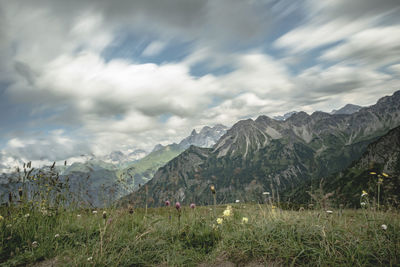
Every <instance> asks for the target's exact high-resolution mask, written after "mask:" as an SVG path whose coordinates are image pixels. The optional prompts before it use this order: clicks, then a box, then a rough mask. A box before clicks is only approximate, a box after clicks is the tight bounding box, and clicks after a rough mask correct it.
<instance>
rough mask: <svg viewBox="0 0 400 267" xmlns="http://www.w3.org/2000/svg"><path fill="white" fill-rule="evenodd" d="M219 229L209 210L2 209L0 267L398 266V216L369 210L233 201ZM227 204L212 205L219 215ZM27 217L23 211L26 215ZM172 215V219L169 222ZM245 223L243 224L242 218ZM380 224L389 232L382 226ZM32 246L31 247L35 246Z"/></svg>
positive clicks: (0, 209)
mask: <svg viewBox="0 0 400 267" xmlns="http://www.w3.org/2000/svg"><path fill="white" fill-rule="evenodd" d="M232 206H233V209H232V211H233V212H232V214H231V215H230V216H229V217H224V219H223V222H222V224H217V222H216V219H217V218H216V217H214V216H213V214H214V212H213V211H211V210H210V209H211V208H213V207H211V206H208V207H207V206H205V207H196V208H195V209H194V210H191V209H190V208H188V207H184V208H182V216H181V219H180V223H179V222H178V212H177V211H176V210H175V209H174V208H166V207H163V208H152V209H149V210H148V214H147V217H145V216H144V210H142V209H137V210H135V211H134V213H133V214H130V213H129V212H128V210H127V209H106V210H105V211H106V218H105V219H104V218H103V215H102V213H103V210H98V212H97V214H94V213H93V211H92V210H75V211H68V210H66V211H64V210H58V211H57V212H56V211H51V210H45V211H44V210H33V209H30V208H28V207H27V206H25V207H17V206H14V207H2V208H0V215H2V216H3V217H4V218H3V219H2V220H0V229H1V231H0V262H1V264H0V265H1V266H19V265H26V264H33V263H38V262H42V263H46V261H50V260H51V261H52V262H56V264H58V265H67V266H68V265H69V266H76V265H78V266H197V265H199V264H203V266H204V264H205V266H209V265H212V264H216V265H218V264H221V263H222V262H231V263H233V264H237V265H246V264H247V263H253V264H254V263H261V264H265V263H270V264H275V265H278V266H279V265H282V266H300V265H302V266H372V265H378V266H399V265H400V214H399V213H398V212H397V211H395V212H393V211H391V212H384V211H380V212H376V211H371V210H369V211H367V210H344V211H338V210H334V211H333V213H332V214H328V213H326V212H325V211H315V210H305V211H280V210H278V209H273V208H272V207H271V206H268V205H254V204H235V205H232ZM225 208H226V206H218V207H216V209H217V210H216V214H217V217H222V214H223V211H224V209H225ZM26 214H29V216H27V215H26ZM169 215H171V219H170V218H169ZM243 217H247V218H248V222H247V223H243V222H242V218H243ZM382 224H385V225H387V229H386V230H384V229H382ZM35 241H36V242H37V243H34V242H35Z"/></svg>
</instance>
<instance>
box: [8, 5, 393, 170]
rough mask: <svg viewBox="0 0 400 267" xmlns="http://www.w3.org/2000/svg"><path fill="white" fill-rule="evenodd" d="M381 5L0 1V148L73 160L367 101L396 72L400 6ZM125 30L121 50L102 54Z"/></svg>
mask: <svg viewBox="0 0 400 267" xmlns="http://www.w3.org/2000/svg"><path fill="white" fill-rule="evenodd" d="M377 3H378V2H376V1H372V0H365V1H364V0H363V1H361V0H355V1H352V2H351V3H350V2H348V1H344V0H339V1H316V0H315V1H314V0H312V1H311V0H308V1H301V2H296V3H295V4H294V3H293V1H289V0H285V1H278V2H276V1H263V0H251V1H250V0H249V1H239V0H237V1H227V0H223V1H197V0H189V1H188V0H171V1H168V2H166V1H161V0H160V1H147V0H139V1H125V0H116V1H105V0H100V1H92V0H80V1H78V0H71V1H50V0H38V1H35V3H33V2H29V1H25V2H23V1H4V0H0V7H1V8H0V37H1V38H0V40H1V41H0V95H1V97H0V108H1V111H2V114H1V117H0V118H1V119H2V120H3V121H2V122H3V123H2V124H1V125H0V127H1V126H3V125H5V126H6V127H4V126H3V127H2V128H0V130H1V131H0V135H1V136H0V141H2V142H3V143H5V145H4V147H3V148H2V152H1V153H3V154H2V155H3V156H2V157H3V158H4V159H7V160H5V162H9V163H10V164H11V163H12V162H14V161H15V160H17V158H18V157H22V158H24V159H28V158H29V159H34V160H37V162H44V161H45V160H48V161H51V160H57V159H59V160H61V159H69V158H75V160H76V159H77V158H80V157H79V154H90V153H95V154H98V155H101V154H106V153H109V152H111V151H115V150H122V151H128V150H130V149H133V148H145V149H151V148H152V147H153V146H154V145H155V144H157V143H162V144H168V143H172V142H179V141H180V139H182V138H184V137H185V136H187V135H188V134H190V131H191V129H193V128H197V129H198V128H199V127H201V126H204V125H214V124H216V123H224V124H226V125H228V126H230V125H232V124H233V123H235V122H236V121H237V120H239V119H242V118H248V117H252V118H254V117H257V116H259V115H260V114H265V115H271V116H272V115H276V114H281V113H282V114H283V113H286V112H287V111H290V110H305V111H307V112H312V111H314V110H318V109H320V110H331V109H333V108H338V107H340V106H343V105H344V104H347V103H354V104H362V105H368V104H372V103H374V102H375V101H376V100H377V99H378V98H379V97H380V96H382V95H383V94H388V93H391V92H393V91H394V90H396V89H398V88H396V86H397V84H398V79H399V75H398V67H397V65H396V64H397V63H398V61H399V60H398V54H399V53H398V52H399V51H398V50H399V49H398V45H397V43H399V40H398V37H397V36H399V34H398V33H397V32H398V26H397V25H399V23H398V18H397V17H398V16H396V14H397V12H398V8H397V4H396V3H397V2H396V1H388V0H384V1H382V2H379V3H378V4H377ZM399 17H400V16H399ZM28 26H29V27H28ZM121 39H122V40H127V41H126V42H127V44H124V47H123V49H126V50H127V53H125V54H126V55H129V56H126V57H124V58H121V57H118V58H117V57H116V56H115V55H113V53H109V54H107V56H105V51H106V50H108V49H110V47H111V48H113V49H119V48H120V47H119V46H120V44H119V41H120V40H121ZM177 44H185V45H184V48H183V49H182V50H185V52H184V53H182V55H180V56H179V57H177V58H171V57H166V55H167V54H168V55H169V53H170V52H171V50H174V49H175V50H181V47H182V45H181V46H179V45H177ZM277 48H278V49H277ZM130 50H135V51H134V52H132V51H130ZM128 51H129V53H128ZM131 52H132V53H131ZM178 52H179V51H178ZM166 58H168V60H166ZM384 65H392V66H391V67H388V68H386V69H385V71H382V69H379V67H382V66H384ZM199 66H200V67H199ZM196 68H202V71H197V72H196ZM217 70H222V71H217ZM195 73H196V75H195ZM199 73H200V74H199ZM396 73H397V74H396ZM361 96H362V97H361ZM10 107H11V108H10ZM3 113H4V114H3ZM38 129H39V130H38ZM54 129H60V130H61V131H54ZM77 155H78V156H77Z"/></svg>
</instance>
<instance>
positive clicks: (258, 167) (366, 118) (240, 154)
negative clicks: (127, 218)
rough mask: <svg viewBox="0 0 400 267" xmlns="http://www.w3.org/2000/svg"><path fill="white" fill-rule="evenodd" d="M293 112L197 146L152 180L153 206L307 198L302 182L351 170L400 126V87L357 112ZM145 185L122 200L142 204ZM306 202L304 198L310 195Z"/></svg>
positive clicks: (240, 125) (234, 128)
mask: <svg viewBox="0 0 400 267" xmlns="http://www.w3.org/2000/svg"><path fill="white" fill-rule="evenodd" d="M339 113H340V114H329V113H324V112H314V113H313V114H311V115H309V114H307V113H305V112H297V113H295V114H292V115H291V116H290V117H288V118H287V119H286V120H284V121H278V120H274V119H271V118H269V117H267V116H260V117H258V118H257V119H256V120H252V119H247V120H242V121H239V122H237V123H236V124H234V125H233V126H232V128H230V129H229V130H228V131H227V132H226V134H224V135H223V136H222V137H221V138H220V139H219V140H218V142H217V143H216V144H215V145H214V146H213V147H212V148H199V147H196V146H190V147H189V148H188V149H187V150H185V151H184V152H183V153H181V154H180V155H179V156H177V157H176V158H174V159H172V160H171V161H170V162H168V163H167V164H166V165H164V166H163V167H161V168H160V169H159V170H158V171H157V172H156V173H155V175H154V177H153V179H151V180H150V181H149V182H148V183H147V188H148V192H149V195H150V196H151V198H149V200H150V202H151V203H150V204H151V205H155V206H156V205H160V204H162V203H163V202H164V201H165V200H166V199H170V200H176V201H181V202H182V203H190V202H196V203H198V204H209V203H212V196H211V194H210V192H209V186H210V185H215V187H216V188H217V201H218V202H234V201H235V200H236V199H238V200H242V201H260V200H262V198H263V195H262V192H266V191H267V192H270V193H271V196H272V198H273V199H274V200H280V201H294V202H296V201H300V199H297V195H296V194H295V193H296V192H297V190H298V188H299V187H301V186H302V185H304V184H307V183H311V182H312V181H314V180H318V179H321V178H323V177H331V176H332V175H334V174H336V173H338V172H340V171H343V170H345V169H346V168H347V167H349V166H350V165H351V163H352V162H354V161H356V160H358V159H359V158H360V157H361V156H362V155H363V153H364V152H365V151H366V150H367V147H368V145H369V144H371V143H373V142H375V141H377V140H378V139H379V138H380V137H382V136H384V135H385V134H387V133H388V132H389V131H390V130H392V129H393V128H395V127H397V126H399V125H400V91H398V92H395V93H394V94H393V95H392V96H386V97H383V98H381V99H380V100H379V101H378V102H377V103H376V104H375V105H372V106H370V107H364V108H361V109H359V110H358V111H357V112H355V113H351V114H343V112H339ZM145 197H146V196H145V190H144V189H143V188H140V189H139V190H138V191H137V192H134V193H132V194H130V195H128V196H127V197H124V198H123V200H122V201H123V202H131V203H136V204H137V205H141V204H143V200H144V199H145ZM303 200H304V199H303Z"/></svg>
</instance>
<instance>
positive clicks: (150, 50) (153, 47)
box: [142, 41, 166, 57]
mask: <svg viewBox="0 0 400 267" xmlns="http://www.w3.org/2000/svg"><path fill="white" fill-rule="evenodd" d="M165 46H166V44H165V43H164V42H160V41H154V42H152V43H151V44H149V45H148V46H147V47H146V48H145V49H144V50H143V52H142V55H143V56H145V57H151V56H156V55H158V54H159V53H160V52H161V51H162V50H163V49H164V48H165Z"/></svg>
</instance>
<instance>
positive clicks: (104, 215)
mask: <svg viewBox="0 0 400 267" xmlns="http://www.w3.org/2000/svg"><path fill="white" fill-rule="evenodd" d="M103 219H104V220H105V219H107V212H106V211H103Z"/></svg>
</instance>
